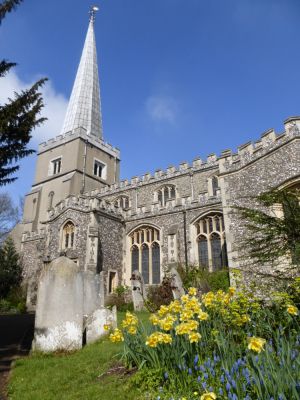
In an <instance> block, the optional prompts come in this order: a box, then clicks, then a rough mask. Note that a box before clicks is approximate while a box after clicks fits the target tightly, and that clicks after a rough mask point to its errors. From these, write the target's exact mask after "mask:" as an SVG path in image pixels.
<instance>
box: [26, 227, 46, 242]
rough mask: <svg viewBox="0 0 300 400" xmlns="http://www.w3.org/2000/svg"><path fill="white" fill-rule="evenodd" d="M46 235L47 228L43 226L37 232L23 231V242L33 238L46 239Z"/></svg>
mask: <svg viewBox="0 0 300 400" xmlns="http://www.w3.org/2000/svg"><path fill="white" fill-rule="evenodd" d="M45 235H46V229H45V228H41V229H40V230H38V231H35V232H29V231H26V232H23V234H22V242H29V241H32V240H40V239H44V238H45Z"/></svg>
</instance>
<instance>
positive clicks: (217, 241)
mask: <svg viewBox="0 0 300 400" xmlns="http://www.w3.org/2000/svg"><path fill="white" fill-rule="evenodd" d="M210 245H211V257H212V266H213V269H214V270H215V269H220V268H222V246H221V238H220V236H219V235H218V234H217V233H213V234H212V235H211V237H210Z"/></svg>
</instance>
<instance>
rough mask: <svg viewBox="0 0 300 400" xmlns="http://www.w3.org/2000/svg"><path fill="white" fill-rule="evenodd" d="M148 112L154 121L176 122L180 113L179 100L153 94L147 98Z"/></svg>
mask: <svg viewBox="0 0 300 400" xmlns="http://www.w3.org/2000/svg"><path fill="white" fill-rule="evenodd" d="M146 111H147V114H148V115H149V116H150V118H151V119H152V120H153V121H154V122H167V123H169V124H175V122H176V117H177V114H178V103H177V101H176V100H175V99H174V98H172V97H169V96H162V95H158V96H151V97H149V98H148V99H147V100H146Z"/></svg>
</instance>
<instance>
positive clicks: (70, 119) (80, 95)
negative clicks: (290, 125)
mask: <svg viewBox="0 0 300 400" xmlns="http://www.w3.org/2000/svg"><path fill="white" fill-rule="evenodd" d="M96 11H98V8H97V7H95V6H94V7H92V8H91V11H90V22H89V27H88V31H87V35H86V39H85V43H84V47H83V51H82V55H81V59H80V63H79V67H78V70H77V74H76V79H75V82H74V86H73V89H72V94H71V97H70V100H69V104H68V108H67V113H66V116H65V121H64V124H63V128H62V132H61V133H66V132H69V131H72V130H74V129H76V128H80V127H82V128H84V129H86V131H87V134H88V135H94V136H97V137H98V138H101V139H102V136H103V130H102V116H101V102H100V88H99V76H98V64H97V51H96V41H95V34H94V22H95V12H96Z"/></svg>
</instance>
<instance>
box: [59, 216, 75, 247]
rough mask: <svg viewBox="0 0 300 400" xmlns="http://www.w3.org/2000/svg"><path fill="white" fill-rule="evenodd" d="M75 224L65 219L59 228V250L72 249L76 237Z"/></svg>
mask: <svg viewBox="0 0 300 400" xmlns="http://www.w3.org/2000/svg"><path fill="white" fill-rule="evenodd" d="M76 231H77V229H76V224H75V223H74V222H73V220H72V219H70V218H68V219H66V220H65V221H64V222H63V223H62V224H61V227H60V249H61V250H68V249H74V247H75V237H76Z"/></svg>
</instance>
